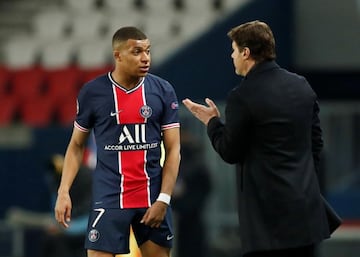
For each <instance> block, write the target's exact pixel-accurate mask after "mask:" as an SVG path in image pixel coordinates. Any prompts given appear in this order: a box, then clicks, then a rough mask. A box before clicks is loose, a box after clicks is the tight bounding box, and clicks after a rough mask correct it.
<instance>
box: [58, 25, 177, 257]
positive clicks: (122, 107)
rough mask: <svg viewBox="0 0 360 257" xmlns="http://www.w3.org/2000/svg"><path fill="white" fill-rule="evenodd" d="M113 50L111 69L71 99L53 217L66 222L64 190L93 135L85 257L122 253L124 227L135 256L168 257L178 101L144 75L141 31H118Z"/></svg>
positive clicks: (146, 56)
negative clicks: (93, 165)
mask: <svg viewBox="0 0 360 257" xmlns="http://www.w3.org/2000/svg"><path fill="white" fill-rule="evenodd" d="M112 47H113V57H114V60H115V68H114V70H113V71H111V72H109V73H108V74H104V75H102V76H99V77H97V78H95V79H94V80H92V81H90V82H88V83H86V84H85V85H84V86H83V87H82V89H81V91H80V93H79V95H78V103H77V104H78V109H77V115H76V119H75V122H74V129H73V134H72V137H71V139H70V142H69V145H68V148H67V151H66V155H65V163H64V169H63V173H62V179H61V183H60V186H59V189H58V197H57V203H56V207H55V217H56V220H57V221H58V222H59V223H61V224H62V225H63V226H65V227H68V226H69V225H70V224H71V223H70V218H71V208H72V206H71V198H70V195H69V190H70V187H71V185H72V183H73V180H74V178H75V176H76V174H77V172H78V169H79V166H80V163H81V160H82V157H83V152H84V148H85V145H86V142H87V138H88V135H89V133H90V131H91V130H93V131H94V134H95V140H96V146H97V165H96V168H95V170H94V173H93V188H92V190H93V195H92V196H93V202H92V210H91V213H90V218H89V223H88V231H87V238H86V240H85V248H86V249H87V252H88V256H89V257H113V256H115V255H116V254H126V253H129V235H130V225H131V227H132V229H133V231H134V235H135V238H136V241H137V243H138V245H139V248H140V251H141V254H142V257H169V256H170V248H171V247H172V241H173V239H174V231H173V227H172V217H171V208H170V206H169V203H170V199H171V194H172V192H173V188H174V185H175V182H176V178H177V175H178V168H179V162H180V136H179V130H180V129H179V128H180V123H179V117H178V102H177V97H176V94H175V92H174V89H173V87H172V86H171V85H170V83H169V82H167V81H165V80H164V79H161V78H159V77H157V76H155V75H152V74H150V73H148V72H149V68H150V60H151V58H150V41H149V39H148V38H147V37H146V35H145V34H144V33H143V32H141V31H140V30H138V29H137V28H135V27H123V28H120V29H119V30H118V31H116V33H115V34H114V36H113V39H112ZM161 142H163V145H164V149H165V155H164V156H165V157H164V163H163V165H160V158H161Z"/></svg>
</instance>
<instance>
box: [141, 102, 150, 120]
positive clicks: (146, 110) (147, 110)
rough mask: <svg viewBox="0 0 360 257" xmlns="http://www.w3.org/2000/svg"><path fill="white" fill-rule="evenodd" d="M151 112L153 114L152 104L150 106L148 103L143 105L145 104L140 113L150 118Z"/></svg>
mask: <svg viewBox="0 0 360 257" xmlns="http://www.w3.org/2000/svg"><path fill="white" fill-rule="evenodd" d="M151 114H152V109H151V107H150V106H148V105H143V106H142V107H141V108H140V115H141V116H142V117H144V118H145V119H147V118H150V116H151Z"/></svg>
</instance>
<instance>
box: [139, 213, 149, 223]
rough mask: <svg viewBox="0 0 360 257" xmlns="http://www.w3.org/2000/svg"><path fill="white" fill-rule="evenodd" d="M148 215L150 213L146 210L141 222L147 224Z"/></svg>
mask: <svg viewBox="0 0 360 257" xmlns="http://www.w3.org/2000/svg"><path fill="white" fill-rule="evenodd" d="M147 216H148V214H147V212H145V214H144V216H143V217H142V219H141V220H140V223H144V224H146V219H147Z"/></svg>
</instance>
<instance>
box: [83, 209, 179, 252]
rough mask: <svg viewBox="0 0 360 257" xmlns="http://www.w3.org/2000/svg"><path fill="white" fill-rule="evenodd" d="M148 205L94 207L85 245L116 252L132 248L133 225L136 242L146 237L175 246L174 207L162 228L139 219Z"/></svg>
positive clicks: (128, 250)
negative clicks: (131, 231) (115, 207)
mask: <svg viewBox="0 0 360 257" xmlns="http://www.w3.org/2000/svg"><path fill="white" fill-rule="evenodd" d="M145 212H146V208H141V209H103V208H99V209H93V210H92V211H91V212H90V217H89V223H88V229H87V237H86V239H85V248H86V249H91V250H97V251H104V252H110V253H113V254H127V253H129V252H130V249H129V239H130V225H131V226H132V229H133V232H134V236H135V239H136V242H137V244H138V245H139V246H140V245H141V244H142V243H144V242H146V241H147V240H151V241H152V242H154V243H156V244H158V245H160V246H163V247H167V248H171V247H172V242H173V238H174V232H173V228H172V215H171V208H170V207H168V209H167V211H166V216H165V218H164V220H163V222H162V223H161V225H160V227H159V228H151V227H149V226H146V225H144V224H142V223H140V220H141V219H142V217H143V215H144V214H145Z"/></svg>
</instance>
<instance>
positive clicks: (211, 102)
mask: <svg viewBox="0 0 360 257" xmlns="http://www.w3.org/2000/svg"><path fill="white" fill-rule="evenodd" d="M205 102H206V103H207V104H208V105H209V106H210V107H211V108H217V107H216V104H215V103H214V102H213V100H211V99H210V98H205Z"/></svg>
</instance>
